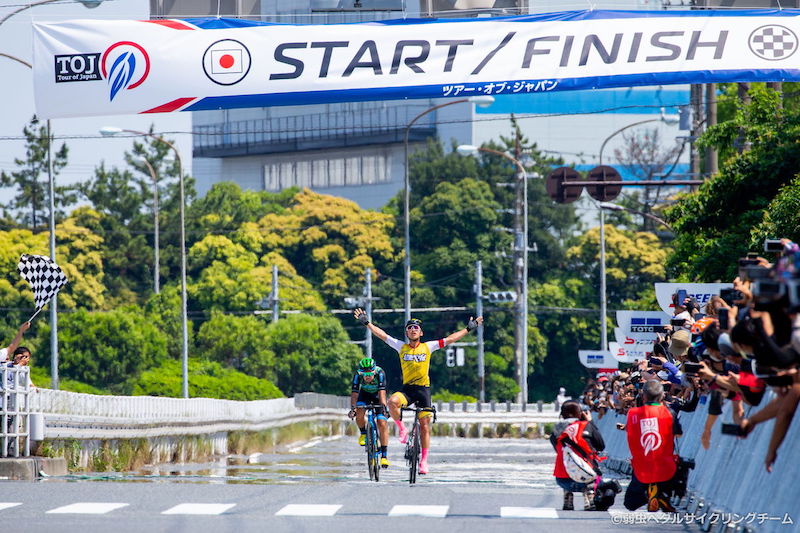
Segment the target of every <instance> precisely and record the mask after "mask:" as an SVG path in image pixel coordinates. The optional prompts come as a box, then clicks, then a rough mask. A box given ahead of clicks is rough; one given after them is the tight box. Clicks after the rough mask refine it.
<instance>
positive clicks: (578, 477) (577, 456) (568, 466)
mask: <svg viewBox="0 0 800 533" xmlns="http://www.w3.org/2000/svg"><path fill="white" fill-rule="evenodd" d="M561 457H562V460H563V462H564V469H565V470H566V471H567V475H568V476H569V478H570V479H571V480H572V481H577V482H578V483H589V482H591V481H594V480H595V479H596V478H597V475H598V473H597V470H595V467H594V466H593V465H592V462H590V461H589V460H587V459H589V458H587V457H586V455H585V453H584V452H583V450H578V448H577V446H575V445H574V444H573V443H572V440H571V439H569V438H565V439H563V440H562V443H561Z"/></svg>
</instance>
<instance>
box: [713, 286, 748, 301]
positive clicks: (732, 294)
mask: <svg viewBox="0 0 800 533" xmlns="http://www.w3.org/2000/svg"><path fill="white" fill-rule="evenodd" d="M719 297H720V298H722V299H723V301H724V302H725V303H726V304H728V305H733V302H735V301H738V300H741V299H742V298H743V297H744V296H743V295H742V291H739V290H736V289H731V288H727V289H720V291H719Z"/></svg>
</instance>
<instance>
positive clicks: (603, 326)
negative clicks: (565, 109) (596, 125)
mask: <svg viewBox="0 0 800 533" xmlns="http://www.w3.org/2000/svg"><path fill="white" fill-rule="evenodd" d="M650 122H663V123H665V124H677V123H678V119H677V117H673V116H669V115H666V114H664V109H663V108H662V109H661V116H660V117H658V118H650V119H647V120H640V121H639V122H634V123H632V124H628V125H627V126H623V127H621V128H620V129H618V130H617V131H615V132H613V133H612V134H611V135H609V136H608V137H606V138H605V140H603V144H601V145H600V164H601V165H602V164H603V151H604V150H605V148H606V144H608V141H610V140H611V138H612V137H614V136H615V135H617V134H619V133H622V132H623V131H625V130H627V129H628V128H633V127H634V126H641V125H642V124H648V123H650ZM607 300H608V297H607V295H606V217H605V211H603V209H602V208H600V349H601V350H603V351H605V350H608V316H607V314H608V313H607V309H606V307H607V305H608V302H607Z"/></svg>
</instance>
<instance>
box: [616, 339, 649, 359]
mask: <svg viewBox="0 0 800 533" xmlns="http://www.w3.org/2000/svg"><path fill="white" fill-rule="evenodd" d="M608 350H609V352H611V356H612V357H613V358H614V359H616V360H617V361H618V362H620V363H624V364H631V363H633V362H634V361H637V360H639V361H641V360H642V359H645V358H647V352H649V351H651V350H643V349H638V348H637V349H627V348H624V347H622V346H620V345H619V343H616V342H609V343H608Z"/></svg>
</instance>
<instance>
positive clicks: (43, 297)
mask: <svg viewBox="0 0 800 533" xmlns="http://www.w3.org/2000/svg"><path fill="white" fill-rule="evenodd" d="M17 269H18V270H19V273H20V275H21V276H22V279H24V280H25V281H27V282H28V284H29V285H30V286H31V289H33V299H34V303H35V305H36V312H35V313H34V314H33V316H31V318H30V319H28V322H30V321H31V320H33V319H34V317H35V316H36V315H38V314H39V312H40V311H41V310H42V308H43V307H44V306H45V305H47V303H48V302H50V300H52V299H53V297H55V295H56V293H58V291H59V290H60V289H61V287H63V286H64V285H66V284H67V281H68V280H67V276H65V275H64V272H63V271H62V270H61V267H59V266H58V265H57V264H56V262H55V261H53V260H52V259H50V258H49V257H47V256H46V255H30V254H22V257H20V258H19V264H18V265H17Z"/></svg>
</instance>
